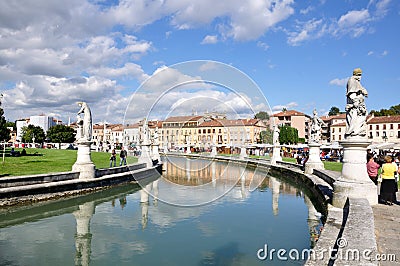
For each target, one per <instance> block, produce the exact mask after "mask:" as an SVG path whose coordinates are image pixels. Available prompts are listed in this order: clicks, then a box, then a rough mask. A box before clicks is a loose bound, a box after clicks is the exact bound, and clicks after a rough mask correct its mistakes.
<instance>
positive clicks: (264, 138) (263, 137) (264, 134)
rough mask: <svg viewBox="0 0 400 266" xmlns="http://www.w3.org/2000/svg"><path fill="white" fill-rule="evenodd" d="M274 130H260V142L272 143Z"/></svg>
mask: <svg viewBox="0 0 400 266" xmlns="http://www.w3.org/2000/svg"><path fill="white" fill-rule="evenodd" d="M272 139H273V132H272V130H270V129H269V128H267V129H266V130H263V131H261V132H260V140H259V141H260V143H272Z"/></svg>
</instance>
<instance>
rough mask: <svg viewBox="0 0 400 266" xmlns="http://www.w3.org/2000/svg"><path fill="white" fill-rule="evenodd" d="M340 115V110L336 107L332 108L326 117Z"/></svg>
mask: <svg viewBox="0 0 400 266" xmlns="http://www.w3.org/2000/svg"><path fill="white" fill-rule="evenodd" d="M337 114H340V109H339V108H338V107H336V106H332V107H331V109H330V110H329V113H328V115H330V116H331V115H337Z"/></svg>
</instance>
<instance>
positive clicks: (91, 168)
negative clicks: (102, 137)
mask: <svg viewBox="0 0 400 266" xmlns="http://www.w3.org/2000/svg"><path fill="white" fill-rule="evenodd" d="M90 144H91V142H90V141H83V140H79V141H78V154H77V158H76V162H75V164H74V165H73V166H72V171H74V172H80V174H79V179H89V178H94V177H95V169H96V167H95V165H94V163H93V162H92V159H91V157H90Z"/></svg>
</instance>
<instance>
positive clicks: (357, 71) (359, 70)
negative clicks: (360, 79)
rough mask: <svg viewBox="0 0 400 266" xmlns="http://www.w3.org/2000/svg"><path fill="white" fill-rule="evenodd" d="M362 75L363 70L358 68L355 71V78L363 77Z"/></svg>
mask: <svg viewBox="0 0 400 266" xmlns="http://www.w3.org/2000/svg"><path fill="white" fill-rule="evenodd" d="M361 75H362V70H361V68H356V69H354V70H353V76H361Z"/></svg>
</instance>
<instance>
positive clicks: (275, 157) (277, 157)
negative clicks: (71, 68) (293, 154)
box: [271, 145, 282, 165]
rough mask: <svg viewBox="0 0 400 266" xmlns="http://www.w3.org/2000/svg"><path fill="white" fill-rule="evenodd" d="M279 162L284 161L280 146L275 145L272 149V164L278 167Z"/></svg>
mask: <svg viewBox="0 0 400 266" xmlns="http://www.w3.org/2000/svg"><path fill="white" fill-rule="evenodd" d="M277 161H282V157H281V146H280V145H274V147H273V149H272V157H271V164H272V165H276V162H277Z"/></svg>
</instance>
